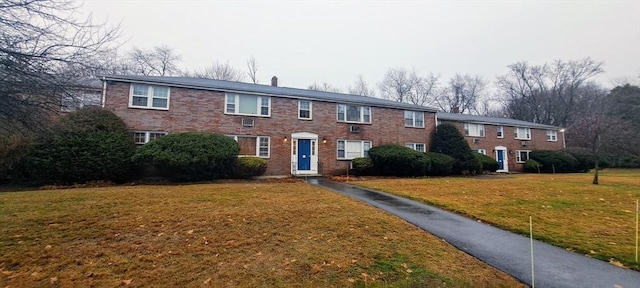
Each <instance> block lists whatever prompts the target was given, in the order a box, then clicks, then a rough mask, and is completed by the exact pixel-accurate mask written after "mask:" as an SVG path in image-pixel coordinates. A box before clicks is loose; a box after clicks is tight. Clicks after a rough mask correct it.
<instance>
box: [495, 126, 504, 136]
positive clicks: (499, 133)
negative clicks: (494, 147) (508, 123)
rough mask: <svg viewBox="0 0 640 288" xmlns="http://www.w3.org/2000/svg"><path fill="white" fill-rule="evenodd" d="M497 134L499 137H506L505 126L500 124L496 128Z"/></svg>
mask: <svg viewBox="0 0 640 288" xmlns="http://www.w3.org/2000/svg"><path fill="white" fill-rule="evenodd" d="M496 136H497V137H498V138H504V127H503V126H498V127H497V128H496Z"/></svg>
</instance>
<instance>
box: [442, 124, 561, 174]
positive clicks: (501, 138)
mask: <svg viewBox="0 0 640 288" xmlns="http://www.w3.org/2000/svg"><path fill="white" fill-rule="evenodd" d="M437 117H438V120H437V122H438V123H444V122H448V123H451V124H453V125H455V126H456V127H458V129H459V130H460V133H462V134H463V135H464V136H465V138H466V140H467V142H468V143H469V146H471V149H472V150H475V151H477V152H479V153H482V154H485V155H488V156H491V157H492V158H493V159H496V161H498V164H499V165H500V169H499V170H498V172H520V171H523V170H524V162H525V161H526V160H527V159H529V152H531V151H533V150H559V149H562V148H564V146H565V139H564V129H562V128H560V127H555V126H549V125H543V124H537V123H531V122H527V121H521V120H515V119H508V118H497V117H486V116H477V115H467V114H455V113H442V112H438V115H437Z"/></svg>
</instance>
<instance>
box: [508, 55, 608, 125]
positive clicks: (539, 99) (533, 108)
mask: <svg viewBox="0 0 640 288" xmlns="http://www.w3.org/2000/svg"><path fill="white" fill-rule="evenodd" d="M602 65H603V64H602V63H601V62H595V61H593V60H591V59H590V58H584V59H581V60H576V61H569V62H564V61H561V60H556V61H554V62H553V63H551V64H544V65H539V66H535V65H533V66H532V65H529V64H528V63H527V62H519V63H516V64H512V65H509V72H508V73H507V74H506V75H503V76H500V77H498V81H497V83H496V85H497V87H498V89H499V90H500V91H501V92H502V93H503V94H504V95H505V106H506V107H505V109H506V112H507V113H508V115H509V116H510V117H511V118H516V119H521V120H526V121H531V122H536V123H544V124H549V125H556V126H562V127H566V126H567V125H568V124H569V123H570V122H571V118H572V117H576V116H579V115H577V114H576V113H575V111H576V109H575V107H576V104H577V101H579V98H580V89H581V88H582V87H584V85H586V84H587V83H588V81H589V79H591V78H592V77H593V76H595V75H598V74H599V73H602V71H603V70H602Z"/></svg>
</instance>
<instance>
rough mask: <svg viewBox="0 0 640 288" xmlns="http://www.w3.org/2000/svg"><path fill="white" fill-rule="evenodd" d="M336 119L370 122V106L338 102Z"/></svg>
mask: <svg viewBox="0 0 640 288" xmlns="http://www.w3.org/2000/svg"><path fill="white" fill-rule="evenodd" d="M337 114H338V121H340V122H352V123H371V107H368V106H357V105H346V104H338V113H337Z"/></svg>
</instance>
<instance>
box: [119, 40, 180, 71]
mask: <svg viewBox="0 0 640 288" xmlns="http://www.w3.org/2000/svg"><path fill="white" fill-rule="evenodd" d="M178 62H180V55H177V54H176V53H175V52H173V49H172V48H171V47H169V46H166V45H162V46H157V47H154V48H151V49H140V48H133V50H131V51H130V52H129V53H127V57H126V58H125V61H124V63H122V64H120V65H121V69H122V70H123V71H121V72H122V73H124V74H134V75H145V76H171V75H178V74H180V69H179V68H178Z"/></svg>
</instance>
